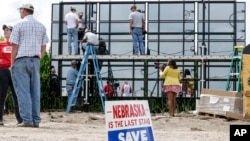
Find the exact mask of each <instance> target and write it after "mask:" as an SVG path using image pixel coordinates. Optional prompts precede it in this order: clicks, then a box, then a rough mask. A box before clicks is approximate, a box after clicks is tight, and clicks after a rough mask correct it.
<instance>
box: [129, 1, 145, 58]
mask: <svg viewBox="0 0 250 141" xmlns="http://www.w3.org/2000/svg"><path fill="white" fill-rule="evenodd" d="M130 10H131V11H132V12H131V13H130V14H129V18H128V19H129V34H132V39H133V54H134V55H139V53H140V54H141V55H144V54H145V48H144V44H143V36H142V27H144V18H143V15H142V14H141V13H139V12H138V11H137V10H136V6H135V5H133V6H131V8H130ZM138 44H139V46H138Z"/></svg>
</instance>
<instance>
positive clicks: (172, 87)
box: [159, 59, 181, 117]
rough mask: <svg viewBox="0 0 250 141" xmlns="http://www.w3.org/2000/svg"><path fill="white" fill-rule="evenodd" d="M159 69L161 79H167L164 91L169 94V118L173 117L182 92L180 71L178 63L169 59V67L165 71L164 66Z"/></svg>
mask: <svg viewBox="0 0 250 141" xmlns="http://www.w3.org/2000/svg"><path fill="white" fill-rule="evenodd" d="M159 68H160V77H161V78H165V81H164V84H163V89H162V90H163V92H164V93H165V94H167V103H168V109H169V111H168V113H169V116H171V117H173V116H174V112H175V109H176V95H177V93H179V92H181V86H180V81H181V74H180V70H179V69H178V67H177V65H176V62H175V61H174V60H172V59H169V61H168V66H167V67H166V68H165V69H164V68H163V66H162V65H161V66H159ZM163 69H164V70H163Z"/></svg>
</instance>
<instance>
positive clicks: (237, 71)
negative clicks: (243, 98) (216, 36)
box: [226, 46, 244, 92]
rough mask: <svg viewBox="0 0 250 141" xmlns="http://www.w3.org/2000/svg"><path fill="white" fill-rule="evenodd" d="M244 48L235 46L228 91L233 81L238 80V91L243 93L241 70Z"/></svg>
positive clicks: (228, 79)
mask: <svg viewBox="0 0 250 141" xmlns="http://www.w3.org/2000/svg"><path fill="white" fill-rule="evenodd" d="M243 49H244V46H234V49H233V55H232V58H231V64H230V71H229V74H228V78H227V85H226V91H230V89H231V85H232V83H231V82H232V79H236V80H237V83H236V91H237V92H241V90H242V84H241V69H242V53H243Z"/></svg>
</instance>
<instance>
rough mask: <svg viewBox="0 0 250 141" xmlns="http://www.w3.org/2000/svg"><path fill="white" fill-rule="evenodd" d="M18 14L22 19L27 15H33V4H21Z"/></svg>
mask: <svg viewBox="0 0 250 141" xmlns="http://www.w3.org/2000/svg"><path fill="white" fill-rule="evenodd" d="M19 10H20V16H21V18H22V19H23V18H24V17H25V16H27V15H33V13H34V6H33V5H32V4H23V5H22V6H21V7H20V8H19Z"/></svg>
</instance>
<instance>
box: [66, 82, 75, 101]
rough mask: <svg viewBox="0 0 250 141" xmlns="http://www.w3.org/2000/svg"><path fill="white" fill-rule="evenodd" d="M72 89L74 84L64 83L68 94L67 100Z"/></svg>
mask: <svg viewBox="0 0 250 141" xmlns="http://www.w3.org/2000/svg"><path fill="white" fill-rule="evenodd" d="M73 89H74V85H73V84H72V85H66V91H67V94H68V100H69V98H70V96H71V95H72V92H73Z"/></svg>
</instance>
